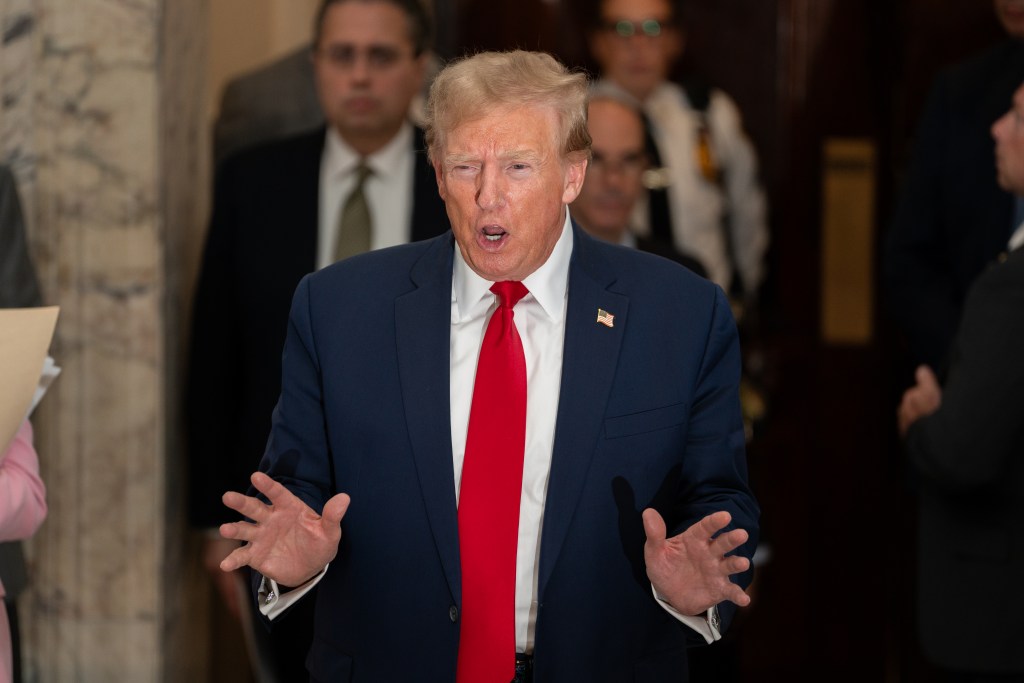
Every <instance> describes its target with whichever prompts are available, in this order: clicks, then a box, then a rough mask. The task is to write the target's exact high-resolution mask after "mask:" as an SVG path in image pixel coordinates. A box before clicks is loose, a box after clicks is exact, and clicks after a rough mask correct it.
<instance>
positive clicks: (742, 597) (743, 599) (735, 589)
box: [725, 583, 750, 607]
mask: <svg viewBox="0 0 1024 683" xmlns="http://www.w3.org/2000/svg"><path fill="white" fill-rule="evenodd" d="M729 585H730V586H731V588H730V590H728V591H727V592H726V596H725V599H726V600H728V601H729V602H731V603H734V604H736V605H739V606H740V607H746V606H747V605H749V604H750V596H749V595H747V594H746V593H744V592H743V589H742V588H740V587H739V586H737V585H736V584H734V583H730V584H729Z"/></svg>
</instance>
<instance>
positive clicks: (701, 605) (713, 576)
mask: <svg viewBox="0 0 1024 683" xmlns="http://www.w3.org/2000/svg"><path fill="white" fill-rule="evenodd" d="M643 519H644V532H645V533H646V534H647V542H646V543H645V544H644V560H645V562H646V563H647V578H648V579H650V581H651V584H652V585H653V586H654V588H655V590H657V591H658V594H659V595H661V596H662V597H663V598H665V599H666V600H668V602H669V604H671V605H672V607H674V608H675V609H676V610H677V611H678V612H680V613H681V614H686V615H690V616H695V615H698V614H702V613H703V612H705V611H707V609H708V608H710V607H712V606H713V605H717V604H718V603H720V602H722V601H723V600H729V601H731V602H734V603H736V604H737V605H739V606H740V607H745V606H747V605H748V604H750V597H749V596H748V595H747V594H746V593H744V592H743V589H742V588H740V587H739V586H737V585H736V584H734V583H733V582H731V581H730V580H729V575H731V574H738V573H740V572H744V571H746V570H747V569H748V568H749V567H750V560H748V559H747V558H745V557H739V556H735V555H734V556H730V557H726V556H725V554H726V553H728V552H730V551H732V550H735V549H736V548H738V547H739V546H741V545H743V544H744V543H746V542H747V538H748V536H747V532H746V531H744V530H743V529H733V530H732V531H729V532H727V533H723V534H721V535H719V536H718V537H717V538H714V535H715V534H716V533H717V532H718V531H720V530H721V529H723V528H725V527H726V526H727V525H728V524H729V522H730V521H731V520H732V516H731V515H730V514H729V513H728V512H725V511H721V512H716V513H714V514H711V515H708V516H707V517H705V518H704V519H702V520H700V521H699V522H697V523H696V524H694V525H693V526H691V527H690V528H689V529H687V530H686V531H684V532H683V533H681V534H679V535H678V536H673V537H672V538H667V537H666V534H667V532H666V529H665V520H663V519H662V518H661V515H660V514H658V512H657V510H654V509H653V508H647V509H646V510H644V514H643Z"/></svg>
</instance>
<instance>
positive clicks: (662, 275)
mask: <svg viewBox="0 0 1024 683" xmlns="http://www.w3.org/2000/svg"><path fill="white" fill-rule="evenodd" d="M575 238H576V249H575V250H574V253H573V258H574V259H579V260H580V261H581V264H582V265H583V267H584V269H585V270H586V271H587V272H589V273H591V274H592V275H593V276H595V277H596V279H599V280H600V279H606V280H609V281H613V282H609V284H608V286H609V288H610V289H612V290H614V291H618V292H621V293H623V294H626V295H628V296H630V297H632V298H634V299H635V300H639V301H644V300H646V301H651V302H657V301H664V300H666V299H671V298H672V297H674V296H677V295H678V296H679V297H681V298H682V299H689V300H691V301H693V302H696V301H705V302H708V303H711V302H712V301H713V300H714V299H715V297H716V291H720V288H719V287H718V286H717V285H715V284H714V283H712V282H711V281H710V280H706V279H704V278H703V277H701V276H700V275H697V274H696V273H695V272H694V271H692V270H690V269H689V268H686V267H685V266H683V265H681V264H680V263H679V262H678V261H675V260H671V259H669V258H666V257H664V256H661V255H658V254H654V253H650V252H646V251H641V250H639V249H634V248H632V247H624V246H621V245H618V244H609V243H607V242H604V241H602V240H598V239H595V238H593V237H590V236H589V235H587V234H586V233H584V232H583V231H582V230H580V229H577V230H576V231H575Z"/></svg>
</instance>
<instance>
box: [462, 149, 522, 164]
mask: <svg viewBox="0 0 1024 683" xmlns="http://www.w3.org/2000/svg"><path fill="white" fill-rule="evenodd" d="M541 158H542V157H541V155H540V154H538V153H537V152H535V151H533V150H530V149H515V150H510V151H508V152H499V153H498V160H499V161H540V160H541ZM479 159H480V155H478V154H448V155H446V156H445V158H444V161H445V163H446V164H461V163H465V162H467V161H479Z"/></svg>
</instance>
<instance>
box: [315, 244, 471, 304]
mask: <svg viewBox="0 0 1024 683" xmlns="http://www.w3.org/2000/svg"><path fill="white" fill-rule="evenodd" d="M453 249H454V238H453V237H452V235H451V233H447V234H444V235H440V236H438V237H434V238H431V239H427V240H421V241H419V242H409V243H407V244H400V245H397V246H394V247H387V248H386V249H377V250H374V251H368V252H366V253H363V254H359V255H357V256H353V257H351V258H347V259H345V260H344V261H339V262H338V263H333V264H331V265H330V266H327V267H326V268H323V269H321V270H318V271H317V272H315V273H311V274H309V275H308V276H307V279H308V280H309V283H308V286H309V291H310V297H311V299H313V300H314V301H315V300H316V299H317V298H318V296H327V297H331V296H336V295H337V294H338V293H345V295H346V296H349V295H352V294H353V293H355V294H356V295H357V296H359V297H361V298H367V299H373V300H374V301H387V300H391V299H393V298H394V297H396V296H399V295H401V294H402V293H403V292H407V291H411V290H412V289H414V288H415V287H416V285H417V280H416V273H417V272H425V273H427V276H428V277H435V278H445V277H447V278H448V279H449V281H450V279H451V264H452V255H453V253H454V251H453Z"/></svg>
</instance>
